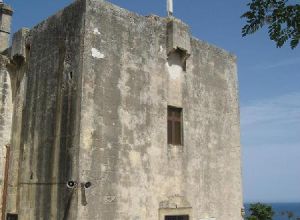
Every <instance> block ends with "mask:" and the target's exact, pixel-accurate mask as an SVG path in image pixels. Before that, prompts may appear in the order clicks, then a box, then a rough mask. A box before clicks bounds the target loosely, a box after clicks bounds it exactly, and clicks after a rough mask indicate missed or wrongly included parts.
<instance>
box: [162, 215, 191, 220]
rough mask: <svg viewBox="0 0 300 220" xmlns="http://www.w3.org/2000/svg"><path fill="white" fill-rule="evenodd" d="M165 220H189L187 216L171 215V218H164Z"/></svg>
mask: <svg viewBox="0 0 300 220" xmlns="http://www.w3.org/2000/svg"><path fill="white" fill-rule="evenodd" d="M165 220H189V216H188V215H172V216H166V217H165Z"/></svg>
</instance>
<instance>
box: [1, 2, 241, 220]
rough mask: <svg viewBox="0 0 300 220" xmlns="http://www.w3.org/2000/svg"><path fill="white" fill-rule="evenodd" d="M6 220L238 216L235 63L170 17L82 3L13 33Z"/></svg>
mask: <svg viewBox="0 0 300 220" xmlns="http://www.w3.org/2000/svg"><path fill="white" fill-rule="evenodd" d="M12 14H13V11H12V9H11V8H10V7H9V6H7V5H6V4H4V3H0V52H1V55H0V87H1V93H0V95H1V103H0V109H1V112H0V143H1V148H0V153H1V160H0V171H1V175H0V192H1V193H0V199H1V213H2V214H1V216H2V220H4V219H10V220H15V219H19V220H48V219H51V220H202V219H211V220H213V219H216V220H241V219H242V215H241V209H242V207H243V204H242V202H243V201H242V187H241V165H240V164H241V160H240V125H239V102H238V85H237V68H236V58H235V56H233V55H231V54H230V53H228V52H226V51H224V50H222V49H219V48H216V47H215V46H212V45H209V44H207V43H205V42H203V41H201V40H198V39H195V38H194V37H192V36H191V34H190V31H189V27H188V26H187V25H186V24H185V23H183V22H182V21H180V20H178V19H177V18H174V17H173V16H171V15H170V16H168V17H158V16H155V15H150V16H146V17H145V16H140V15H137V14H135V13H132V12H129V11H127V10H124V9H121V8H119V7H117V6H115V5H113V4H111V3H108V2H106V1H103V0H77V1H74V3H72V4H71V5H70V6H68V7H66V8H65V9H63V10H61V11H59V12H58V13H57V14H55V15H53V16H52V17H50V18H48V19H47V20H45V21H43V22H41V23H40V24H38V25H37V26H35V27H33V28H32V29H30V30H29V29H25V28H23V29H21V30H19V31H18V32H16V33H15V34H14V35H13V37H12V43H11V46H9V38H10V23H11V22H10V21H11V18H12Z"/></svg>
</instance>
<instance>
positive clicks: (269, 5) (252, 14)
mask: <svg viewBox="0 0 300 220" xmlns="http://www.w3.org/2000/svg"><path fill="white" fill-rule="evenodd" d="M291 2H292V1H291V0H290V1H288V0H251V2H250V3H248V6H249V11H247V12H245V13H244V14H243V15H242V16H241V17H242V18H246V19H247V21H246V23H247V24H246V25H245V26H244V27H243V29H242V35H243V36H246V35H249V34H253V33H255V32H256V31H257V30H258V29H260V28H262V27H263V26H264V25H266V26H267V27H268V33H269V37H270V39H271V40H272V41H275V42H276V46H277V47H282V46H283V45H284V44H285V43H286V42H287V41H288V40H289V41H290V47H291V48H292V49H294V48H296V47H297V45H298V43H299V40H300V5H299V4H295V3H294V4H292V3H291ZM293 2H294V1H293Z"/></svg>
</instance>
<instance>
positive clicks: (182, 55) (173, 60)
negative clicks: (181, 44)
mask: <svg viewBox="0 0 300 220" xmlns="http://www.w3.org/2000/svg"><path fill="white" fill-rule="evenodd" d="M186 59H187V54H186V51H184V50H181V49H179V48H177V49H176V50H173V51H172V52H170V53H169V55H168V64H169V66H173V65H176V66H180V67H181V68H182V70H183V71H186Z"/></svg>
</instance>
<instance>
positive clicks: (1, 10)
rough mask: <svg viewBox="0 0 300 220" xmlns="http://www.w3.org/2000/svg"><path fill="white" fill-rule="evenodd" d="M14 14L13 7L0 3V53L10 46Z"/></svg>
mask: <svg viewBox="0 0 300 220" xmlns="http://www.w3.org/2000/svg"><path fill="white" fill-rule="evenodd" d="M12 14H13V11H12V9H11V7H10V6H8V5H6V4H4V3H3V2H0V53H1V52H2V51H4V50H6V49H7V48H8V46H9V37H10V26H11V18H12Z"/></svg>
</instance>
